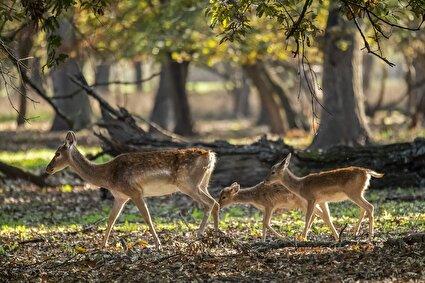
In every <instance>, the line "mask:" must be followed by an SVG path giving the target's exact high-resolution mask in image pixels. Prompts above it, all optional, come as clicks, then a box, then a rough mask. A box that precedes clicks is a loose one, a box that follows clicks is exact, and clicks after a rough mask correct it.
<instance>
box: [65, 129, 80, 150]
mask: <svg viewBox="0 0 425 283" xmlns="http://www.w3.org/2000/svg"><path fill="white" fill-rule="evenodd" d="M65 144H66V145H67V146H68V147H69V146H71V145H77V137H76V136H75V133H74V132H73V131H69V132H68V133H67V134H66V137H65Z"/></svg>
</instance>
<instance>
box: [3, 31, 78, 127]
mask: <svg viewBox="0 0 425 283" xmlns="http://www.w3.org/2000/svg"><path fill="white" fill-rule="evenodd" d="M0 47H1V49H2V50H3V51H4V52H5V53H6V55H7V57H8V58H9V60H10V61H12V62H13V63H14V65H15V67H16V68H17V71H18V72H19V74H20V75H21V78H22V81H24V82H25V84H28V85H29V86H30V87H31V88H32V89H33V90H34V91H35V92H36V93H37V94H38V95H39V96H40V97H41V98H43V99H44V101H46V102H47V103H48V104H49V105H50V106H51V107H52V108H53V110H54V111H55V113H56V114H57V115H58V116H59V117H60V118H62V119H63V120H64V121H65V122H66V123H67V124H68V126H69V128H70V129H73V122H72V121H71V120H70V119H69V118H68V117H67V116H66V115H65V114H64V113H62V111H61V110H60V109H59V108H58V107H57V106H56V105H55V104H54V103H53V101H52V100H51V99H50V98H49V97H48V96H47V94H45V93H44V91H43V90H41V89H40V88H39V87H38V86H37V84H35V83H34V82H33V81H32V80H31V79H30V78H29V77H28V76H27V74H26V73H25V72H20V66H21V65H22V63H21V62H20V60H19V59H18V58H16V57H15V56H14V55H13V54H12V53H11V52H10V50H9V49H8V48H7V47H6V46H5V44H4V42H3V41H2V40H1V39H0Z"/></svg>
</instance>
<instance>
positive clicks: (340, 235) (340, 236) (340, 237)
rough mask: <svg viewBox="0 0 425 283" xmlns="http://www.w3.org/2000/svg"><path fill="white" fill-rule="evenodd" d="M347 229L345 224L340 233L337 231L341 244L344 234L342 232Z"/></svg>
mask: <svg viewBox="0 0 425 283" xmlns="http://www.w3.org/2000/svg"><path fill="white" fill-rule="evenodd" d="M347 227H348V223H345V225H344V227H342V229H341V231H339V241H338V242H339V243H341V242H342V240H341V239H342V234H343V233H344V231H345V229H347Z"/></svg>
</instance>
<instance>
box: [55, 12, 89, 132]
mask: <svg viewBox="0 0 425 283" xmlns="http://www.w3.org/2000/svg"><path fill="white" fill-rule="evenodd" d="M57 33H58V34H60V35H61V37H62V45H61V46H60V47H59V48H58V50H57V52H59V53H66V54H68V55H69V58H68V59H67V60H66V61H65V62H64V63H62V64H60V65H59V66H57V67H55V68H54V70H53V71H52V74H51V75H52V82H53V92H54V97H56V98H60V97H61V96H67V95H70V94H72V93H75V95H74V96H73V97H72V98H66V99H56V105H57V107H58V108H59V109H60V110H61V111H62V112H63V113H64V114H65V115H66V116H67V117H69V119H70V120H71V121H72V123H73V129H74V130H79V129H83V128H87V127H88V126H89V125H91V115H92V109H91V106H90V103H89V99H88V97H87V95H85V94H84V93H83V92H82V91H81V89H80V88H79V87H78V86H76V85H75V84H74V83H72V81H71V80H70V78H69V76H75V75H78V74H79V73H80V72H81V68H80V67H79V63H80V62H79V59H78V54H76V51H77V50H78V46H77V45H78V42H77V39H76V36H75V33H74V30H73V28H72V25H71V23H70V22H68V21H65V20H64V21H62V22H61V24H60V27H59V29H58V31H57ZM68 129H69V128H68V125H67V123H66V122H65V121H64V120H63V119H62V118H60V117H59V116H57V115H56V116H55V118H54V120H53V124H52V127H51V131H63V130H68Z"/></svg>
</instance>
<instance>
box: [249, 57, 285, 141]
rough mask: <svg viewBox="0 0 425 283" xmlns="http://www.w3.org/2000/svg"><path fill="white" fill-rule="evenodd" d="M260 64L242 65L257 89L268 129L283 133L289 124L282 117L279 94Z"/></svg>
mask: <svg viewBox="0 0 425 283" xmlns="http://www.w3.org/2000/svg"><path fill="white" fill-rule="evenodd" d="M261 65H262V64H261V62H257V63H256V64H252V65H243V69H244V71H245V73H246V75H247V76H248V77H249V78H250V79H251V81H252V83H253V84H254V85H255V87H256V88H257V90H258V94H259V95H260V100H261V104H262V106H263V107H264V108H265V109H266V111H267V116H268V120H269V125H270V131H271V132H272V133H275V134H283V133H285V132H286V131H287V130H288V127H289V126H288V123H287V121H285V119H284V115H283V112H282V109H281V105H280V98H279V95H278V94H277V93H276V91H275V89H274V88H273V86H272V85H271V84H270V81H269V77H268V75H267V74H266V73H265V72H264V69H263V68H262V67H261Z"/></svg>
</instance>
